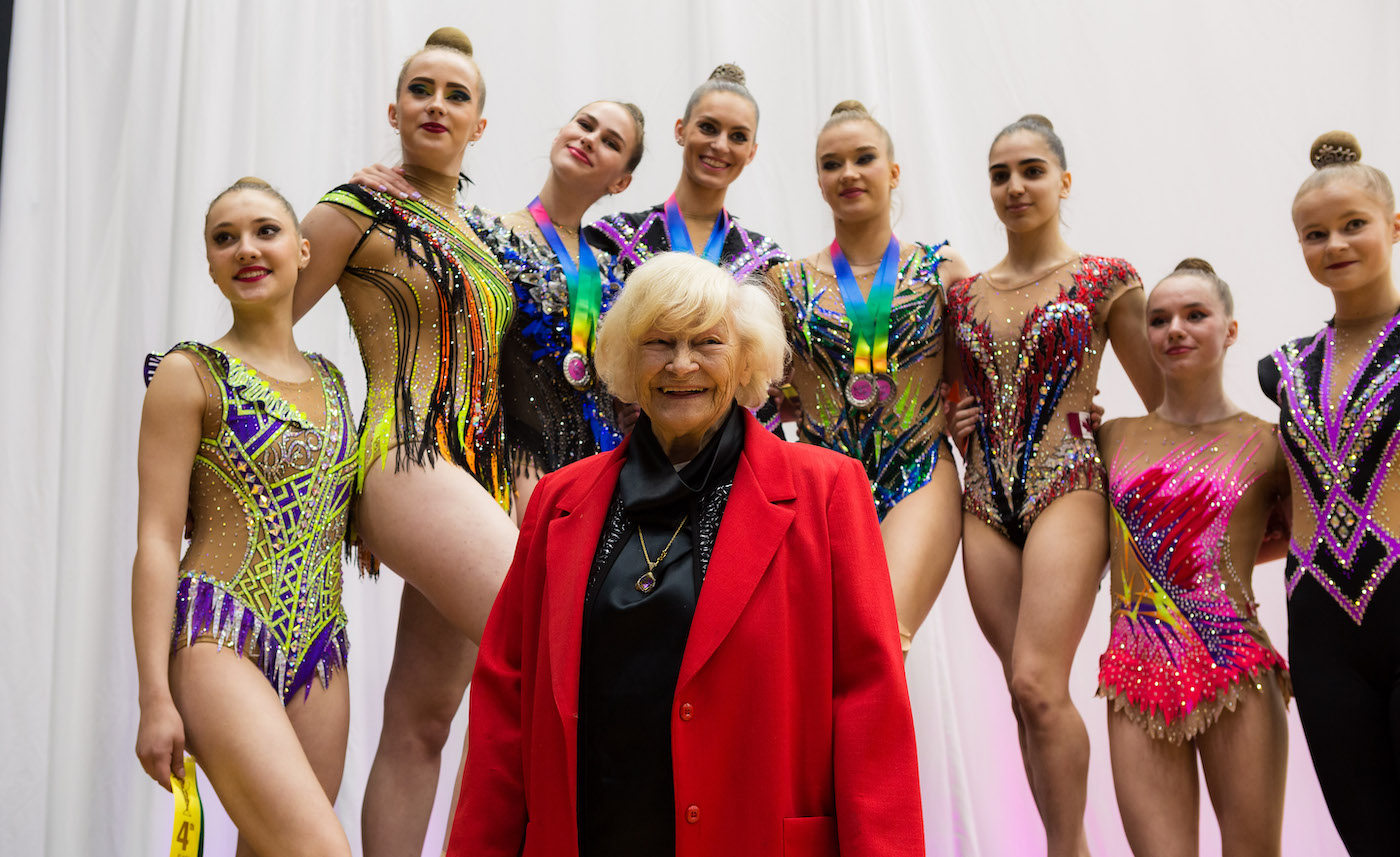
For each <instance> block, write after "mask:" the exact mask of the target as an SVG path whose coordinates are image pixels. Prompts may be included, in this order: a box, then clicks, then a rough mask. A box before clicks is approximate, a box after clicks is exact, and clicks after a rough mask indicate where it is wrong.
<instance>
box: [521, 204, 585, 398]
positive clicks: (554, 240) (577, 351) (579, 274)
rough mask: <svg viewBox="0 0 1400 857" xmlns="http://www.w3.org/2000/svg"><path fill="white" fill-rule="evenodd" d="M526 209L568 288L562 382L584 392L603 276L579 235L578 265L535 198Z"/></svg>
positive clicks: (547, 213)
mask: <svg viewBox="0 0 1400 857" xmlns="http://www.w3.org/2000/svg"><path fill="white" fill-rule="evenodd" d="M527 208H528V209H529V211H530V216H531V217H533V218H534V219H535V225H536V226H538V227H539V228H540V232H542V233H543V234H544V239H545V240H546V241H548V242H549V247H550V249H551V250H553V251H554V255H555V256H557V257H558V258H559V267H560V269H561V270H563V272H564V282H565V283H566V284H567V285H568V287H569V338H570V343H571V347H570V350H569V353H568V354H566V355H564V363H563V366H562V367H561V369H562V370H563V372H564V380H565V381H568V382H569V385H570V386H572V387H573V388H574V389H576V390H587V389H588V388H589V387H591V386H593V369H592V363H591V362H590V361H589V357H590V355H592V354H593V344H594V341H595V340H596V339H597V335H598V314H599V313H600V312H601V311H602V307H603V275H602V272H600V271H599V270H598V259H597V257H596V256H594V255H593V248H592V247H589V246H588V242H587V241H585V240H584V238H583V236H582V235H580V236H579V239H578V261H577V262H576V261H574V257H573V256H571V255H569V250H568V248H567V247H565V246H564V241H563V240H562V239H561V238H560V237H559V230H558V229H556V228H555V227H554V221H552V220H550V219H549V212H548V211H545V208H544V203H542V202H540V198H539V197H535V199H534V201H533V202H531V203H530V204H529V205H528V206H527Z"/></svg>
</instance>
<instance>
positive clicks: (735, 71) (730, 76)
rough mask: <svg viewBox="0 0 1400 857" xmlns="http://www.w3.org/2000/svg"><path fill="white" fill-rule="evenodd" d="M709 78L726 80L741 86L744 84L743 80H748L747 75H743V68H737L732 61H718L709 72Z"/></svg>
mask: <svg viewBox="0 0 1400 857" xmlns="http://www.w3.org/2000/svg"><path fill="white" fill-rule="evenodd" d="M709 79H710V80H727V81H729V82H730V83H736V84H738V85H739V86H743V85H744V84H745V81H747V80H748V78H747V76H745V74H744V70H743V69H742V68H739V67H738V66H737V65H735V64H734V63H732V62H726V63H720V64H719V65H717V66H715V70H714V71H712V72H710V77H709Z"/></svg>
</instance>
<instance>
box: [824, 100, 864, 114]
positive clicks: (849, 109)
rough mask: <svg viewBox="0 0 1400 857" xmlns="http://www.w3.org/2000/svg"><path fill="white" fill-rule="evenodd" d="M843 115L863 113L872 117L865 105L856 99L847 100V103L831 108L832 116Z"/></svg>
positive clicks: (843, 102)
mask: <svg viewBox="0 0 1400 857" xmlns="http://www.w3.org/2000/svg"><path fill="white" fill-rule="evenodd" d="M842 113H863V114H865V115H866V116H869V115H870V111H869V110H866V109H865V105H864V104H861V103H860V102H859V101H856V100H855V99H854V98H847V99H846V100H845V101H842V102H840V103H838V104H837V105H836V106H835V107H833V108H831V115H832V116H838V115H840V114H842Z"/></svg>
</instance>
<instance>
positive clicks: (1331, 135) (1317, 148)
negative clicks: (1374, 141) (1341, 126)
mask: <svg viewBox="0 0 1400 857" xmlns="http://www.w3.org/2000/svg"><path fill="white" fill-rule="evenodd" d="M1308 159H1309V160H1310V161H1312V165H1313V168H1314V169H1318V170H1320V169H1322V168H1323V167H1326V166H1330V165H1332V164H1348V163H1351V162H1353V161H1359V160H1361V144H1360V143H1358V142H1356V137H1355V136H1353V135H1352V134H1350V133H1348V132H1346V131H1328V132H1327V133H1326V134H1323V135H1322V136H1320V137H1318V138H1317V139H1316V140H1313V144H1312V149H1311V150H1310V151H1309V152H1308Z"/></svg>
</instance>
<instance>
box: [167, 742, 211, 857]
mask: <svg viewBox="0 0 1400 857" xmlns="http://www.w3.org/2000/svg"><path fill="white" fill-rule="evenodd" d="M195 770H196V768H195V764H194V757H193V756H186V757H185V778H184V779H183V780H181V779H178V778H176V776H175V775H174V774H171V775H170V791H171V792H172V793H173V794H174V795H175V826H174V829H173V830H172V831H171V832H170V857H203V854H204V805H203V804H201V803H200V802H199V783H198V782H197V781H196V780H195Z"/></svg>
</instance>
